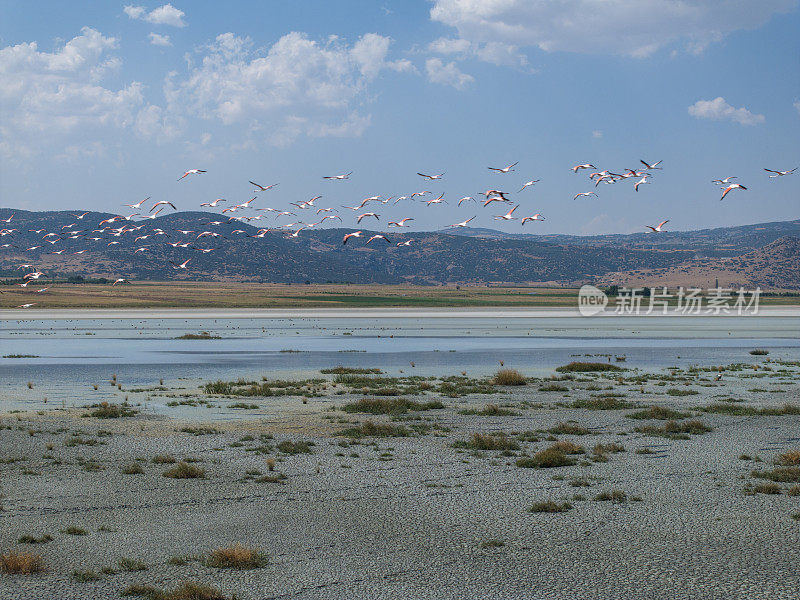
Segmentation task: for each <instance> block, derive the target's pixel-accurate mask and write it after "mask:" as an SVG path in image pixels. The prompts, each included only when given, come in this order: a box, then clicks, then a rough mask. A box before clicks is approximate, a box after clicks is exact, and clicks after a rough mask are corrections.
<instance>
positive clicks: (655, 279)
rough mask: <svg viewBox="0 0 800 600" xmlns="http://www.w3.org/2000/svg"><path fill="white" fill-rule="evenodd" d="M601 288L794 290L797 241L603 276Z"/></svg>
mask: <svg viewBox="0 0 800 600" xmlns="http://www.w3.org/2000/svg"><path fill="white" fill-rule="evenodd" d="M597 281H598V283H600V284H603V285H611V284H624V285H627V286H628V287H631V286H635V287H653V286H667V287H677V286H679V285H682V286H685V287H686V286H695V287H711V286H714V285H715V284H716V283H717V282H719V285H720V286H721V287H728V288H738V287H739V286H743V287H745V288H748V289H749V288H754V287H756V286H760V287H761V288H762V289H797V288H798V286H800V239H798V238H796V237H785V238H781V239H779V240H776V241H774V242H772V243H771V244H767V245H766V246H764V247H763V248H759V249H757V250H753V251H751V252H748V253H746V254H743V255H741V256H736V257H733V258H716V259H715V258H705V259H693V260H689V261H687V262H685V263H681V264H679V265H675V266H673V267H666V268H658V269H637V270H632V271H620V272H615V273H606V274H605V275H603V276H602V277H600V278H598V280H597Z"/></svg>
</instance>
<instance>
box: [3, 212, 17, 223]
mask: <svg viewBox="0 0 800 600" xmlns="http://www.w3.org/2000/svg"><path fill="white" fill-rule="evenodd" d="M15 214H17V213H12V214H11V216H10V217H8V218H7V219H0V221H2V222H3V223H11V219H13V218H14V215H15Z"/></svg>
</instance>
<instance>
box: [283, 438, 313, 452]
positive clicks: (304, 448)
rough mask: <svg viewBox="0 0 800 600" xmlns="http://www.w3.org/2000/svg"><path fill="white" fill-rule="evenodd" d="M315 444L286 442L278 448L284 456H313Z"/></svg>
mask: <svg viewBox="0 0 800 600" xmlns="http://www.w3.org/2000/svg"><path fill="white" fill-rule="evenodd" d="M313 445H314V442H290V441H289V440H285V441H283V442H281V443H279V444H278V446H277V448H278V450H280V451H281V452H283V453H284V454H311V453H312V451H311V446H313Z"/></svg>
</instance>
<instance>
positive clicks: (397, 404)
mask: <svg viewBox="0 0 800 600" xmlns="http://www.w3.org/2000/svg"><path fill="white" fill-rule="evenodd" d="M440 408H444V404H442V403H441V402H439V401H438V400H433V401H431V402H415V401H413V400H408V399H407V398H392V399H390V400H387V399H383V398H362V399H361V400H358V401H357V402H351V403H349V404H345V405H344V406H343V407H342V410H343V411H344V412H348V413H367V414H372V415H402V414H405V413H407V412H409V411H424V410H436V409H440Z"/></svg>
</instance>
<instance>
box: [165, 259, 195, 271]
mask: <svg viewBox="0 0 800 600" xmlns="http://www.w3.org/2000/svg"><path fill="white" fill-rule="evenodd" d="M190 260H192V259H191V258H187V259H186V260H185V261H183V262H182V263H181V264H178V263H176V262H174V261H169V262H171V263H172V264H173V265H174V268H176V269H185V268H186V264H187V263H188V262H189V261H190Z"/></svg>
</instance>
